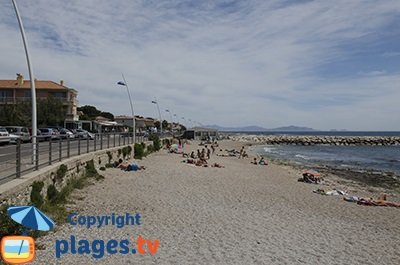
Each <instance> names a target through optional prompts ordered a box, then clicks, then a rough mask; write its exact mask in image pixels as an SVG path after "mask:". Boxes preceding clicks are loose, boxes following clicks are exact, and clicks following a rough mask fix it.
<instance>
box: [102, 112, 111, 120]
mask: <svg viewBox="0 0 400 265" xmlns="http://www.w3.org/2000/svg"><path fill="white" fill-rule="evenodd" d="M100 116H102V117H104V118H107V119H109V120H111V121H113V120H114V115H113V114H112V113H110V112H101V113H100Z"/></svg>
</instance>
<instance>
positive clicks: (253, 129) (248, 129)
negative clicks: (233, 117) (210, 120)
mask: <svg viewBox="0 0 400 265" xmlns="http://www.w3.org/2000/svg"><path fill="white" fill-rule="evenodd" d="M204 127H206V128H212V129H217V130H218V131H225V132H265V131H267V130H268V129H265V128H263V127H260V126H245V127H222V126H218V125H215V124H214V125H207V126H204Z"/></svg>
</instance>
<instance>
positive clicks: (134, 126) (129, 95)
mask: <svg viewBox="0 0 400 265" xmlns="http://www.w3.org/2000/svg"><path fill="white" fill-rule="evenodd" d="M122 79H123V80H124V82H122V81H119V82H118V83H117V84H118V85H120V86H125V87H126V91H128V97H129V103H130V104H131V111H132V130H133V144H135V143H136V122H135V112H134V111H133V104H132V98H131V93H130V92H129V88H128V83H126V80H125V77H124V74H122Z"/></svg>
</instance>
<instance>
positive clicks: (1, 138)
mask: <svg viewBox="0 0 400 265" xmlns="http://www.w3.org/2000/svg"><path fill="white" fill-rule="evenodd" d="M9 143H10V134H9V133H8V131H7V130H6V128H4V127H0V144H9Z"/></svg>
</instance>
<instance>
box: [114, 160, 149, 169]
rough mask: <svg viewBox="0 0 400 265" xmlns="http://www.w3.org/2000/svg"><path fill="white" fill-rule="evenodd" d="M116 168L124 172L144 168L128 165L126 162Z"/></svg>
mask: <svg viewBox="0 0 400 265" xmlns="http://www.w3.org/2000/svg"><path fill="white" fill-rule="evenodd" d="M118 168H120V169H121V170H125V171H138V170H145V169H146V168H145V167H144V166H139V165H138V164H135V163H131V164H129V163H128V162H123V163H121V164H119V165H118Z"/></svg>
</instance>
